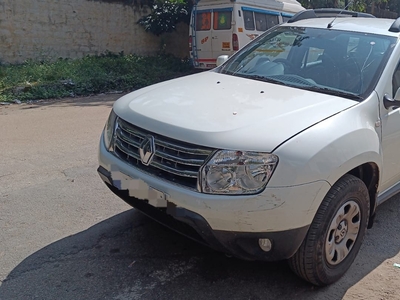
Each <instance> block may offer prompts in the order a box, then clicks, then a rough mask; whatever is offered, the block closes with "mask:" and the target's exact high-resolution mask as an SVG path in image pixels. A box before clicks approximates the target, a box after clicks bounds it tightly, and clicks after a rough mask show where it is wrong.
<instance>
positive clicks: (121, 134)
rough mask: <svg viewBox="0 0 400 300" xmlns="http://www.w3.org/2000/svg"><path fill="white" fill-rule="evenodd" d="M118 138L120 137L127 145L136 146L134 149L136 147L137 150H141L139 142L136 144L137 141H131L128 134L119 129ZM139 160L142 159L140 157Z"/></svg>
mask: <svg viewBox="0 0 400 300" xmlns="http://www.w3.org/2000/svg"><path fill="white" fill-rule="evenodd" d="M117 137H118V138H119V139H121V140H123V141H124V142H125V143H127V144H129V145H131V146H134V147H136V148H139V147H140V143H139V142H136V141H133V140H132V139H130V138H129V137H128V136H127V135H126V133H124V132H123V131H122V130H120V129H119V128H118V129H117ZM139 159H140V157H139Z"/></svg>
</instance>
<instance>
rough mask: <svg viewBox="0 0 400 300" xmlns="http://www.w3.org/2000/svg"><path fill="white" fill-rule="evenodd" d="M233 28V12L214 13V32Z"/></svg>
mask: <svg viewBox="0 0 400 300" xmlns="http://www.w3.org/2000/svg"><path fill="white" fill-rule="evenodd" d="M231 26H232V11H214V25H213V29H214V30H227V29H231Z"/></svg>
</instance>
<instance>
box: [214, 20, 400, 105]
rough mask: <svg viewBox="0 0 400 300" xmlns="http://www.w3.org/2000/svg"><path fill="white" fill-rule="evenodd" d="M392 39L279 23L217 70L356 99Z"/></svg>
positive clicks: (367, 89) (372, 79) (371, 83)
mask: <svg viewBox="0 0 400 300" xmlns="http://www.w3.org/2000/svg"><path fill="white" fill-rule="evenodd" d="M395 43H396V39H395V38H394V37H390V36H382V35H379V36H378V35H373V34H365V33H357V32H350V31H339V30H332V29H330V30H328V29H319V28H299V27H286V26H282V27H279V28H276V29H274V30H272V31H270V32H268V33H267V34H265V35H263V36H262V37H260V38H259V39H257V40H255V41H254V42H253V43H250V44H249V45H248V46H246V47H245V48H243V49H242V50H241V51H240V52H238V53H237V55H235V57H233V58H232V59H231V60H230V61H229V62H227V63H226V64H225V65H224V66H223V67H222V68H221V69H220V72H221V73H224V74H229V75H234V76H241V77H246V78H251V79H255V80H262V81H269V82H273V83H277V84H284V85H288V86H294V87H297V88H303V89H308V90H314V91H320V92H323V93H330V94H339V95H342V96H345V97H346V96H348V97H349V98H354V99H362V98H364V97H365V96H367V95H368V94H369V93H371V92H372V90H373V89H374V87H375V85H376V82H377V79H378V78H379V75H380V73H381V72H382V69H383V67H384V65H385V64H386V62H387V59H388V57H389V56H390V53H391V51H392V50H393V45H394V44H395Z"/></svg>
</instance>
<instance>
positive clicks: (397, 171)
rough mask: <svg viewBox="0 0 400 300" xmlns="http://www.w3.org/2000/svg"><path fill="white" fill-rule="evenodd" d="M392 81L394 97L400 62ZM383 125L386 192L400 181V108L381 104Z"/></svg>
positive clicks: (397, 86) (383, 182)
mask: <svg viewBox="0 0 400 300" xmlns="http://www.w3.org/2000/svg"><path fill="white" fill-rule="evenodd" d="M391 80H392V93H391V95H389V96H391V97H394V95H395V93H396V91H397V90H398V89H399V88H400V61H399V63H398V64H397V67H396V69H395V71H394V72H393V76H392V78H391ZM381 125H382V154H383V168H382V180H381V191H384V190H386V189H388V188H390V187H391V186H393V185H394V184H396V183H398V182H399V180H400V159H399V153H400V107H392V108H389V109H386V108H385V107H384V105H383V103H381Z"/></svg>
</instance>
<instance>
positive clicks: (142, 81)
mask: <svg viewBox="0 0 400 300" xmlns="http://www.w3.org/2000/svg"><path fill="white" fill-rule="evenodd" d="M193 72H194V69H193V68H192V67H191V66H190V64H189V62H188V61H187V60H181V59H179V58H176V57H173V56H169V55H159V56H155V57H143V56H138V55H122V54H112V53H107V54H105V55H101V56H87V57H84V58H82V59H75V60H71V59H59V60H57V61H54V62H35V61H27V62H25V63H24V64H21V65H0V101H4V102H9V101H14V100H15V99H18V100H20V101H27V100H36V99H49V98H62V97H71V96H87V95H92V94H99V93H106V92H111V91H124V92H126V91H133V90H136V89H139V88H142V87H145V86H148V85H150V84H154V83H157V82H160V81H165V80H168V79H172V78H176V77H180V76H183V75H187V74H191V73H193Z"/></svg>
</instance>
